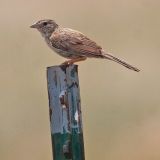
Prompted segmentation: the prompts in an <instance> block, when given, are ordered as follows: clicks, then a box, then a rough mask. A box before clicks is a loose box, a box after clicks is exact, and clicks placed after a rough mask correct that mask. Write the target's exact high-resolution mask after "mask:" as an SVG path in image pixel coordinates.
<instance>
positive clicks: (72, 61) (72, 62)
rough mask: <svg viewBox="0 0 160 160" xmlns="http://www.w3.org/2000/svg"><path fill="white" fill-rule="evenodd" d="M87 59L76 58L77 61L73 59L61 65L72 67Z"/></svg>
mask: <svg viewBox="0 0 160 160" xmlns="http://www.w3.org/2000/svg"><path fill="white" fill-rule="evenodd" d="M86 59H87V58H86V57H80V58H75V59H71V60H68V61H65V62H63V63H62V64H61V65H72V64H74V63H75V62H80V61H84V60H86Z"/></svg>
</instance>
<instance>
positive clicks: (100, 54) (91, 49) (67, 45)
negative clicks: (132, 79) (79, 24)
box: [31, 19, 140, 72]
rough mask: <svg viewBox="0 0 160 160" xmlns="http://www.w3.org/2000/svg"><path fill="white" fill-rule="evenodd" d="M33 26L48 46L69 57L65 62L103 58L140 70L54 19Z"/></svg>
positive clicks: (41, 21)
mask: <svg viewBox="0 0 160 160" xmlns="http://www.w3.org/2000/svg"><path fill="white" fill-rule="evenodd" d="M31 28H36V29H37V30H38V31H39V32H40V33H41V34H42V36H43V37H44V39H45V41H46V43H47V44H48V46H49V47H50V48H51V49H52V50H54V51H55V52H57V53H58V54H59V55H61V56H63V57H65V58H67V59H69V60H67V61H65V62H64V63H63V64H68V65H69V64H73V63H75V62H79V61H84V60H86V59H87V58H101V59H108V60H111V61H114V62H117V63H119V64H121V65H123V66H125V67H127V68H129V69H131V70H134V71H137V72H139V71H140V70H139V69H138V68H136V67H134V66H132V65H130V64H128V63H126V62H125V61H123V60H121V59H119V58H117V57H115V56H113V55H112V54H110V53H107V52H105V51H104V50H103V49H102V47H101V46H99V45H97V44H96V43H95V42H94V41H92V40H91V39H89V38H88V37H87V36H85V35H84V34H82V33H81V32H79V31H76V30H73V29H69V28H63V27H61V26H59V25H58V24H57V23H56V22H55V21H54V20H50V19H45V20H40V21H38V22H36V23H35V24H33V25H32V26H31Z"/></svg>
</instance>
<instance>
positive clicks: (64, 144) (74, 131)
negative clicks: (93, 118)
mask: <svg viewBox="0 0 160 160" xmlns="http://www.w3.org/2000/svg"><path fill="white" fill-rule="evenodd" d="M47 80H48V94H49V96H48V97H49V108H50V122H51V123H50V126H51V137H52V149H53V159H54V160H84V159H85V157H84V143H83V129H82V116H81V103H80V92H79V81H78V66H77V65H71V66H64V65H63V66H55V67H54V66H53V67H48V68H47Z"/></svg>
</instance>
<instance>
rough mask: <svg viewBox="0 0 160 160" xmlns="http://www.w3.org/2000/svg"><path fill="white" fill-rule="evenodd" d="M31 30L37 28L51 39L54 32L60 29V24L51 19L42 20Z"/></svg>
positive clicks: (32, 26)
mask: <svg viewBox="0 0 160 160" xmlns="http://www.w3.org/2000/svg"><path fill="white" fill-rule="evenodd" d="M30 27H31V28H36V29H37V30H38V31H39V32H40V33H41V34H42V36H44V37H50V36H51V34H52V33H53V32H54V30H55V29H56V28H57V27H58V24H57V23H56V22H55V21H54V20H51V19H45V20H40V21H38V22H36V23H34V24H33V25H31V26H30Z"/></svg>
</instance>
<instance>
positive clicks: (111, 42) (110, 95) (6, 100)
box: [0, 0, 160, 160]
mask: <svg viewBox="0 0 160 160" xmlns="http://www.w3.org/2000/svg"><path fill="white" fill-rule="evenodd" d="M159 8H160V1H158V0H152V1H151V0H119V1H115V0H99V1H98V0H97V1H93V0H85V1H75V0H68V1H66V0H47V1H44V0H43V1H42V0H39V1H38V0H34V1H33V0H28V1H26V0H14V1H11V0H0V65H1V67H0V159H1V160H11V159H12V160H28V159H29V160H44V159H45V160H51V159H52V153H51V142H50V127H49V117H48V97H47V96H48V95H47V83H46V67H47V66H51V65H57V64H60V63H61V62H63V61H64V58H62V57H60V56H58V55H57V54H55V53H53V52H52V51H51V50H50V49H49V48H48V47H47V45H46V44H45V43H44V41H43V39H42V37H41V36H40V34H39V33H38V32H37V31H36V30H33V29H30V28H29V26H30V25H31V24H32V23H34V22H35V21H37V20H39V19H42V18H52V19H55V20H56V21H57V22H58V23H59V24H61V25H63V26H66V27H70V28H74V29H77V30H79V31H81V32H83V33H85V34H86V35H88V36H89V37H90V38H92V39H93V40H95V41H97V42H98V43H99V44H101V45H102V46H103V47H104V49H106V50H108V51H109V52H112V53H114V54H115V55H117V56H118V57H122V58H123V59H125V60H127V61H128V62H130V63H131V64H133V65H135V66H137V67H139V68H140V69H141V72H140V73H135V72H133V71H130V70H128V69H126V68H124V67H121V66H120V65H118V64H115V63H113V62H109V61H105V60H96V59H90V60H88V61H85V62H81V63H79V78H80V85H81V98H82V112H83V124H84V138H85V153H86V154H85V155H86V159H87V160H97V159H103V160H117V159H118V160H160V151H159V149H160V71H159V70H160V61H159V60H160V19H159V15H160V9H159Z"/></svg>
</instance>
